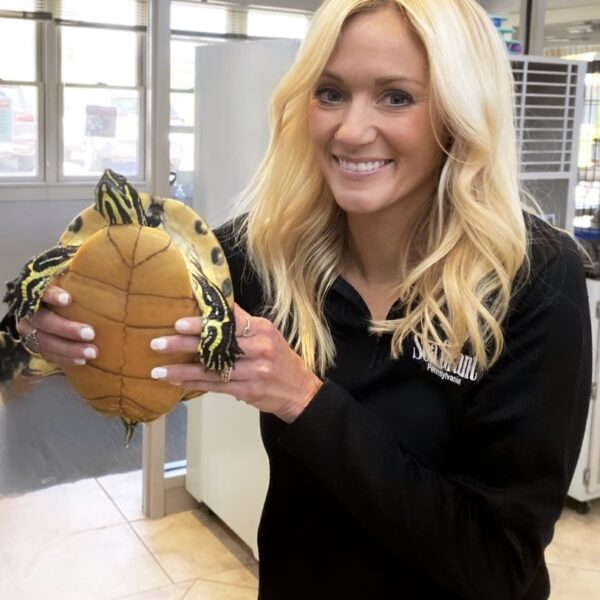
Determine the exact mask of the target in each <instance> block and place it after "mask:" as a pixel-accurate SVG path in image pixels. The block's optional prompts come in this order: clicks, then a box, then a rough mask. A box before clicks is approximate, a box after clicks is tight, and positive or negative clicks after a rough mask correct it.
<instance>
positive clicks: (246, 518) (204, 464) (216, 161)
mask: <svg viewBox="0 0 600 600" xmlns="http://www.w3.org/2000/svg"><path fill="white" fill-rule="evenodd" d="M298 46H299V42H298V41H295V40H261V41H243V42H225V43H219V44H213V45H207V46H199V47H198V48H197V49H196V84H195V93H196V100H195V101H196V108H195V174H194V199H193V207H194V209H195V210H196V211H197V212H198V213H199V214H201V215H202V216H203V217H204V218H205V219H206V220H207V221H208V223H209V225H210V226H211V227H213V228H214V227H216V226H218V225H220V224H222V223H223V222H224V221H225V220H226V219H227V218H228V216H229V214H230V212H231V209H232V206H233V205H234V203H235V201H236V198H237V197H238V195H239V193H240V192H241V190H242V189H243V188H244V187H245V185H246V184H247V183H248V182H249V180H250V178H251V176H252V174H253V173H254V171H255V170H256V168H257V167H258V165H259V163H260V160H261V159H262V157H263V155H264V152H265V150H266V148H267V144H268V141H269V124H268V106H269V99H270V97H271V94H272V92H273V90H274V89H275V86H276V85H277V83H278V81H279V80H280V79H281V77H282V76H283V75H284V73H285V72H286V71H287V69H288V68H289V66H290V65H291V64H292V62H293V60H294V57H295V55H296V52H297V50H298ZM267 482H268V462H267V457H266V454H265V451H264V449H263V447H262V443H261V440H260V432H259V422H258V412H257V411H256V409H254V408H252V407H250V406H248V405H246V404H244V403H243V402H238V401H236V399H235V398H233V397H232V396H228V395H224V394H214V393H207V394H205V395H203V396H201V397H200V398H197V399H195V400H193V401H191V402H190V403H189V406H188V432H187V476H186V489H187V490H188V491H189V492H190V494H192V496H194V497H195V498H196V499H197V500H198V501H200V502H203V503H204V504H206V505H207V506H208V507H209V508H210V509H211V510H212V511H213V512H214V513H215V514H216V515H217V516H218V517H219V518H220V519H221V520H222V521H223V522H224V523H225V524H226V525H227V526H228V527H229V528H230V529H231V530H233V531H234V532H235V533H236V534H237V535H238V536H239V537H240V538H241V539H242V540H243V541H244V542H245V543H246V544H247V545H248V546H249V547H250V548H251V549H252V552H253V554H254V556H255V557H256V558H257V559H258V548H257V543H256V533H257V528H258V522H259V518H260V513H261V510H262V505H263V502H264V498H265V494H266V490H267Z"/></svg>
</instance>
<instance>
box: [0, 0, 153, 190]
mask: <svg viewBox="0 0 600 600" xmlns="http://www.w3.org/2000/svg"><path fill="white" fill-rule="evenodd" d="M146 8H147V0H103V1H102V2H95V1H94V2H90V1H86V2H82V1H81V0H0V183H3V182H12V181H13V180H30V181H39V182H42V181H44V182H46V183H55V182H58V181H61V180H67V179H85V180H86V181H89V180H92V181H93V180H95V179H97V176H98V174H99V173H100V172H101V170H102V169H104V168H105V167H112V168H115V169H118V170H120V171H121V172H122V173H124V174H126V175H128V176H129V177H132V178H143V176H144V170H143V165H144V163H145V157H144V146H145V145H144V131H145V128H144V121H145V93H144V89H145V81H144V79H145V76H144V72H143V65H144V50H145V32H146ZM42 67H43V68H42ZM42 142H43V143H42Z"/></svg>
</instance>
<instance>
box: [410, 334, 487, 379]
mask: <svg viewBox="0 0 600 600" xmlns="http://www.w3.org/2000/svg"><path fill="white" fill-rule="evenodd" d="M414 342H415V345H414V347H413V352H412V357H413V358H414V359H415V360H422V361H423V362H425V363H427V370H428V371H431V372H432V373H433V374H435V375H437V376H438V377H439V378H440V379H442V380H444V381H451V382H452V383H455V384H457V385H460V384H461V383H462V382H463V379H469V380H470V381H477V378H478V377H479V373H478V371H477V361H476V360H475V359H474V358H473V357H472V356H469V355H468V354H461V355H460V360H459V361H458V364H450V363H448V362H447V361H446V360H445V359H444V357H443V356H442V352H441V350H440V347H439V346H438V345H437V344H431V347H430V348H431V353H432V355H433V357H434V359H435V364H432V363H431V362H430V361H429V360H428V359H427V357H426V356H425V352H424V351H423V346H422V345H421V340H419V338H418V337H417V336H416V335H415V336H414Z"/></svg>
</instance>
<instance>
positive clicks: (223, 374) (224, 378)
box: [221, 367, 233, 383]
mask: <svg viewBox="0 0 600 600" xmlns="http://www.w3.org/2000/svg"><path fill="white" fill-rule="evenodd" d="M231 371H233V367H227V368H226V369H225V370H224V371H221V381H222V382H223V383H229V380H230V379H231Z"/></svg>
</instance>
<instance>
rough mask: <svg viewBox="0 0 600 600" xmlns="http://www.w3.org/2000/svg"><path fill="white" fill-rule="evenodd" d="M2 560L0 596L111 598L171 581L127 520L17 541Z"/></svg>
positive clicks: (12, 599) (51, 599)
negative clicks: (122, 522) (30, 541)
mask: <svg viewBox="0 0 600 600" xmlns="http://www.w3.org/2000/svg"><path fill="white" fill-rule="evenodd" d="M3 554H4V555H5V556H4V558H3V561H2V565H1V566H0V598H10V600H37V599H40V600H113V599H114V598H119V597H122V596H125V595H127V594H133V593H138V592H142V591H146V590H151V589H154V588H158V587H161V586H166V585H169V584H171V583H172V582H171V581H170V580H169V578H168V577H167V576H166V575H165V573H164V571H163V570H162V569H161V568H160V566H159V565H158V564H157V563H156V561H155V560H154V558H153V557H152V555H151V553H150V552H148V550H147V549H146V548H145V547H144V545H143V544H142V542H141V541H140V539H139V538H138V537H137V536H136V535H135V533H134V532H133V531H132V530H131V527H130V526H129V525H128V524H123V525H115V526H112V527H104V528H102V529H91V530H87V531H79V532H67V531H65V532H63V533H60V534H57V535H55V536H53V537H47V538H46V539H42V538H38V540H37V541H32V543H29V544H27V543H21V544H19V545H17V546H16V547H15V548H14V549H13V550H12V551H11V552H10V553H7V552H4V553H3Z"/></svg>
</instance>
